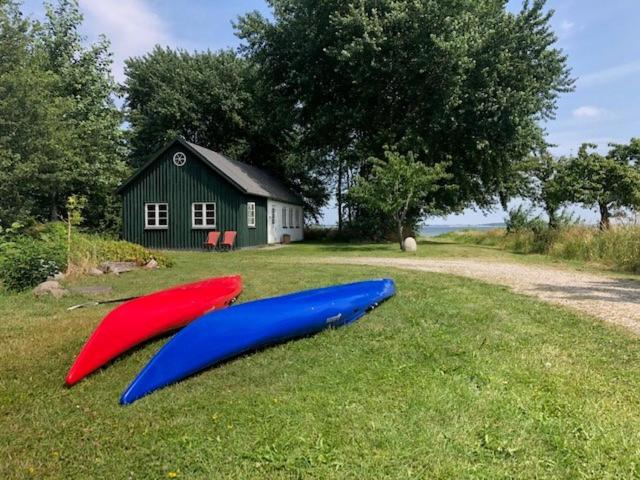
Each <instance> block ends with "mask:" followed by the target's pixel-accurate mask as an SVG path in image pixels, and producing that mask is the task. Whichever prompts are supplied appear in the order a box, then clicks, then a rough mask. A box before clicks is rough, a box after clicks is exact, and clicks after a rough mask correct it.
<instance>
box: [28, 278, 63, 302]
mask: <svg viewBox="0 0 640 480" xmlns="http://www.w3.org/2000/svg"><path fill="white" fill-rule="evenodd" d="M33 293H34V294H35V295H37V296H39V297H41V296H43V295H52V296H53V297H54V298H62V297H64V296H65V295H66V294H67V293H69V292H67V290H65V289H64V288H62V285H60V283H58V282H57V281H56V280H47V281H46V282H42V283H41V284H40V285H38V286H37V287H36V288H34V289H33Z"/></svg>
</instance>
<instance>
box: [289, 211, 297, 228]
mask: <svg viewBox="0 0 640 480" xmlns="http://www.w3.org/2000/svg"><path fill="white" fill-rule="evenodd" d="M295 224H296V223H295V222H294V221H293V208H289V226H290V227H291V228H293V227H294V225H295Z"/></svg>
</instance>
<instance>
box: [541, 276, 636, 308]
mask: <svg viewBox="0 0 640 480" xmlns="http://www.w3.org/2000/svg"><path fill="white" fill-rule="evenodd" d="M535 289H536V290H537V291H540V292H550V293H556V294H561V295H562V296H563V297H564V298H567V299H571V300H592V301H601V302H615V303H635V304H638V305H640V282H637V281H634V280H622V279H611V280H608V281H600V282H590V283H589V285H588V286H573V285H549V284H538V285H537V286H536V288H535Z"/></svg>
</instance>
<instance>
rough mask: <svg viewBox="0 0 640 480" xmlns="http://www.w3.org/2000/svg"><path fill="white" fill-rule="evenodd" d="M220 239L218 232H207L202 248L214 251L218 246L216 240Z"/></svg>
mask: <svg viewBox="0 0 640 480" xmlns="http://www.w3.org/2000/svg"><path fill="white" fill-rule="evenodd" d="M219 239H220V232H209V233H208V234H207V240H206V241H205V242H204V248H206V249H208V250H215V249H216V247H217V246H218V240H219Z"/></svg>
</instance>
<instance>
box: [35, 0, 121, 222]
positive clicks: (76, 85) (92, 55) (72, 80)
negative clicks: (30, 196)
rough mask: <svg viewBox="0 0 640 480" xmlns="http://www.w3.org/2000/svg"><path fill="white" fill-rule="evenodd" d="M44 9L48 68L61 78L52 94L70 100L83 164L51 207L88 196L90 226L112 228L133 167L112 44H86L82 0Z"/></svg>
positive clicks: (72, 149)
mask: <svg viewBox="0 0 640 480" xmlns="http://www.w3.org/2000/svg"><path fill="white" fill-rule="evenodd" d="M45 5H46V10H47V20H46V22H45V23H44V25H43V29H42V34H41V35H40V42H41V47H42V49H43V51H44V54H45V58H46V63H45V67H46V68H47V70H49V71H52V72H54V73H55V74H56V75H57V76H58V78H59V83H58V86H57V89H56V90H57V91H54V92H52V93H54V94H57V95H58V96H59V97H61V98H65V99H70V100H71V104H70V108H69V109H68V110H67V111H66V112H65V117H66V118H67V119H68V120H69V121H70V122H71V123H72V126H73V128H74V130H75V134H76V138H75V141H74V142H73V143H72V144H70V145H67V155H68V157H69V158H73V157H75V158H77V159H78V163H79V168H78V169H77V170H76V178H75V179H73V181H72V182H68V183H66V185H67V189H68V190H70V191H69V192H64V196H63V197H62V198H57V197H56V200H55V201H52V206H53V208H57V207H58V205H65V203H66V200H67V198H68V196H69V195H70V194H82V195H84V196H86V198H87V206H86V208H85V225H89V226H94V227H101V228H107V229H112V230H113V229H114V228H115V227H116V225H117V223H118V221H119V212H118V205H119V203H118V201H117V199H116V198H115V196H114V189H115V187H116V186H117V184H118V183H119V182H121V181H122V179H123V178H125V177H126V176H127V174H128V173H129V169H128V167H127V164H126V162H125V157H126V148H125V143H124V131H123V129H122V122H123V115H122V112H120V110H119V109H118V108H117V106H116V105H115V102H114V99H115V97H116V96H117V95H118V93H119V89H118V86H117V84H116V82H115V80H114V78H113V76H112V74H111V65H112V54H111V51H110V43H109V41H108V40H107V38H106V37H105V36H103V35H101V36H100V38H99V40H98V41H97V42H96V43H94V44H91V45H88V46H86V45H85V44H86V38H85V37H84V36H83V35H82V34H81V33H80V28H81V25H82V21H83V17H82V14H81V13H80V9H79V7H78V0H58V1H57V3H56V4H52V3H47V4H45ZM63 185H64V184H63Z"/></svg>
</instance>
